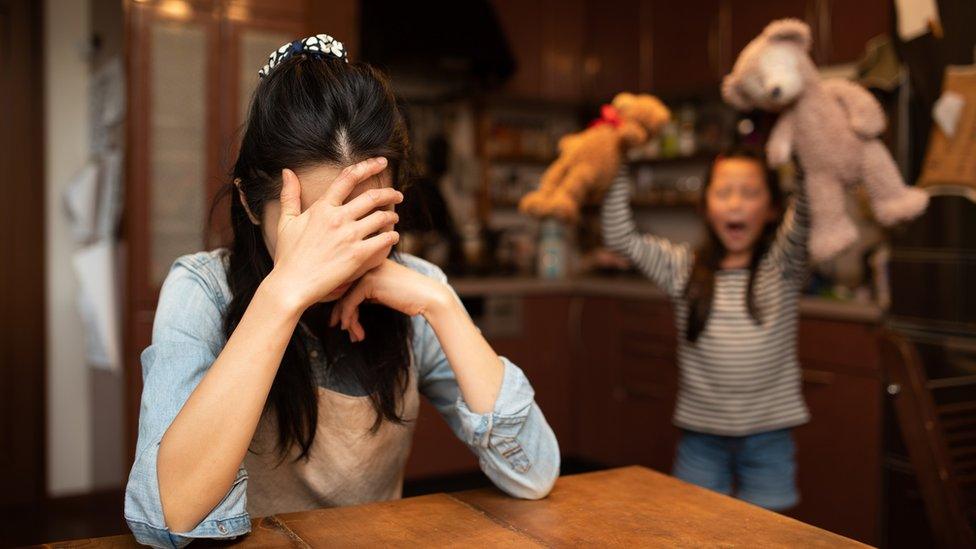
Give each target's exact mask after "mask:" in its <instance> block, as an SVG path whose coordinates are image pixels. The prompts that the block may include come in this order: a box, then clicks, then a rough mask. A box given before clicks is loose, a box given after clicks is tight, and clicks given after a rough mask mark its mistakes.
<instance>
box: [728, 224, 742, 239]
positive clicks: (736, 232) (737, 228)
mask: <svg viewBox="0 0 976 549" xmlns="http://www.w3.org/2000/svg"><path fill="white" fill-rule="evenodd" d="M725 232H726V233H728V234H729V236H735V237H739V236H745V234H746V224H745V223H744V222H742V221H729V222H727V223H726V224H725Z"/></svg>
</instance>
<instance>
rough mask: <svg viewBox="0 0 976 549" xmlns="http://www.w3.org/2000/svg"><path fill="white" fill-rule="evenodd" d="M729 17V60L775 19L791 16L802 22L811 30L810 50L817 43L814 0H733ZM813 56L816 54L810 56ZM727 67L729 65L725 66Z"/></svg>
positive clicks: (733, 60) (816, 45)
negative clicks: (811, 41) (812, 43)
mask: <svg viewBox="0 0 976 549" xmlns="http://www.w3.org/2000/svg"><path fill="white" fill-rule="evenodd" d="M731 5H732V10H731V17H730V29H729V37H730V44H729V46H730V54H731V63H735V59H736V58H737V57H738V56H739V53H740V52H741V51H742V48H744V47H745V46H746V44H748V43H749V42H750V41H751V40H752V39H753V38H755V37H756V36H759V33H761V32H762V31H763V29H764V28H766V25H768V24H769V23H770V22H772V21H774V20H776V19H783V18H785V17H792V18H795V19H800V20H802V21H805V22H806V23H807V24H809V25H811V27H812V30H813V31H814V34H813V37H814V50H816V49H817V47H818V46H819V44H818V43H817V37H816V26H815V23H816V17H815V16H816V0H734V1H733V2H732V3H731ZM814 58H816V55H815V56H814ZM728 68H729V70H731V68H732V66H731V64H730V65H729V67H728Z"/></svg>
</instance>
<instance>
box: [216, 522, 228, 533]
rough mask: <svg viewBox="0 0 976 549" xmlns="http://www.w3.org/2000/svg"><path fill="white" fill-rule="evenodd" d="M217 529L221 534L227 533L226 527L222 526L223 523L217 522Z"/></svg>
mask: <svg viewBox="0 0 976 549" xmlns="http://www.w3.org/2000/svg"><path fill="white" fill-rule="evenodd" d="M217 530H219V531H220V533H221V534H226V533H227V527H226V526H224V525H223V524H218V525H217Z"/></svg>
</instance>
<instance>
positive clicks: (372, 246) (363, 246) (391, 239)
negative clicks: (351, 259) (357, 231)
mask: <svg viewBox="0 0 976 549" xmlns="http://www.w3.org/2000/svg"><path fill="white" fill-rule="evenodd" d="M399 241H400V233H398V232H396V231H385V232H382V233H379V234H377V235H374V236H371V237H369V238H366V239H364V240H361V241H359V242H358V243H356V246H357V247H358V248H359V249H360V250H361V252H362V257H373V256H374V255H375V254H378V253H383V255H384V256H385V255H386V253H387V252H388V251H389V250H387V248H389V247H390V246H395V245H396V243H397V242H399Z"/></svg>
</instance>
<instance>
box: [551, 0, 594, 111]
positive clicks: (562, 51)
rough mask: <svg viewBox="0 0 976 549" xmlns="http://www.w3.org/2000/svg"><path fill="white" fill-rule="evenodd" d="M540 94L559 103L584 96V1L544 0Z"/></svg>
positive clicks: (573, 100) (577, 99)
mask: <svg viewBox="0 0 976 549" xmlns="http://www.w3.org/2000/svg"><path fill="white" fill-rule="evenodd" d="M543 4H544V6H545V9H544V13H545V17H544V20H543V26H542V32H543V43H542V52H541V53H542V60H541V68H542V70H541V95H542V97H543V98H544V99H548V100H552V101H557V102H576V101H579V100H580V99H582V98H583V88H582V86H583V47H584V40H585V38H586V35H585V33H586V31H585V14H586V9H585V8H586V6H585V3H584V1H583V0H544V1H543Z"/></svg>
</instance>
